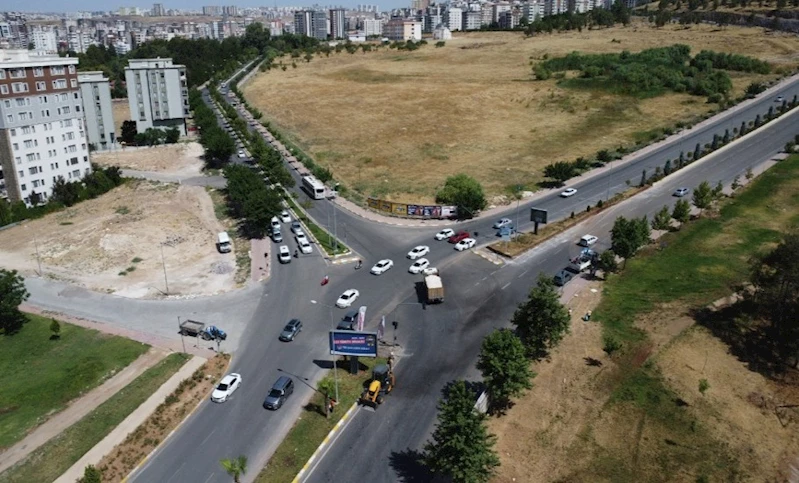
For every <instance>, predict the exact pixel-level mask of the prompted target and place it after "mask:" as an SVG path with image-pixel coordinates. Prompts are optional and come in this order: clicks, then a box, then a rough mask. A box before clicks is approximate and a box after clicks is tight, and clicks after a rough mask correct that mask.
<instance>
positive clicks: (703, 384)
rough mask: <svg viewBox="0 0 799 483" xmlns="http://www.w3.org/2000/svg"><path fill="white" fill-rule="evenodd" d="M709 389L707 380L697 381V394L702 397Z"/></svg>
mask: <svg viewBox="0 0 799 483" xmlns="http://www.w3.org/2000/svg"><path fill="white" fill-rule="evenodd" d="M708 389H710V383H709V382H707V379H700V380H699V392H700V394H702V395H703V396H704V395H705V391H707V390H708Z"/></svg>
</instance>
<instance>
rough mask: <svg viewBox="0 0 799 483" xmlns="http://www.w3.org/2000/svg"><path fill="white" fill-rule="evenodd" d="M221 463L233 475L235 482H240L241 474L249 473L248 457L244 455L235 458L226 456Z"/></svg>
mask: <svg viewBox="0 0 799 483" xmlns="http://www.w3.org/2000/svg"><path fill="white" fill-rule="evenodd" d="M219 464H220V465H222V468H224V470H225V471H227V474H229V475H230V476H232V477H233V481H234V482H235V483H240V482H241V476H242V475H244V474H246V473H247V457H246V456H244V455H241V456H239V457H238V458H235V459H230V458H225V459H223V460H220V461H219Z"/></svg>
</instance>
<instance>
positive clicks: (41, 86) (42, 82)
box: [36, 81, 47, 91]
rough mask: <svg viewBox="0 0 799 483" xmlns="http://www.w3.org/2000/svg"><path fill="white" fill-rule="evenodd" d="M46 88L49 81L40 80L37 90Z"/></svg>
mask: <svg viewBox="0 0 799 483" xmlns="http://www.w3.org/2000/svg"><path fill="white" fill-rule="evenodd" d="M45 89H47V83H46V82H44V81H39V82H37V83H36V90H37V91H43V90H45Z"/></svg>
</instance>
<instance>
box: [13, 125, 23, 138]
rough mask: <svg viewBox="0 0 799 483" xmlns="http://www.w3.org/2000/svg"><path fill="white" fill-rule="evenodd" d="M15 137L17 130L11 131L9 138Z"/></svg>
mask: <svg viewBox="0 0 799 483" xmlns="http://www.w3.org/2000/svg"><path fill="white" fill-rule="evenodd" d="M26 127H27V126H26ZM16 135H17V130H16V129H12V130H11V136H12V137H13V136H16Z"/></svg>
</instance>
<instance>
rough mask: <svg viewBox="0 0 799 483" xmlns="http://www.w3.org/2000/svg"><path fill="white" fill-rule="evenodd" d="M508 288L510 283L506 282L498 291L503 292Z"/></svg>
mask: <svg viewBox="0 0 799 483" xmlns="http://www.w3.org/2000/svg"><path fill="white" fill-rule="evenodd" d="M508 286H510V282H508V283H506V284H505V285H503V286H502V288H501V289H500V290H505V289H506V288H508Z"/></svg>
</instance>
